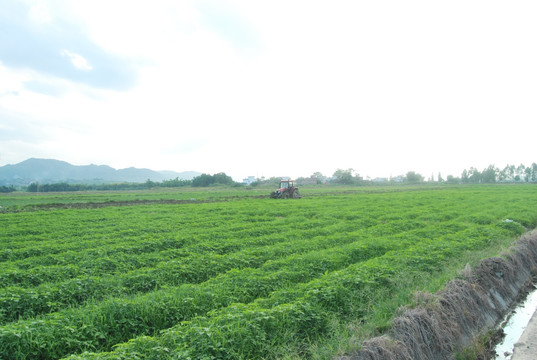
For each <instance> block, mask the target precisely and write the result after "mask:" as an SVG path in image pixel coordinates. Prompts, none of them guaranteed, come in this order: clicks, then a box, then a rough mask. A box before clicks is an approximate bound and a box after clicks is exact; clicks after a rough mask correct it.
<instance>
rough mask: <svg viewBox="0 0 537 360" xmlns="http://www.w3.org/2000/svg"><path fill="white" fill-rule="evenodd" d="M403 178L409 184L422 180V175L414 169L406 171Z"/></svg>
mask: <svg viewBox="0 0 537 360" xmlns="http://www.w3.org/2000/svg"><path fill="white" fill-rule="evenodd" d="M405 179H406V181H407V182H409V183H411V184H415V183H420V182H423V176H422V175H420V174H418V173H416V172H415V171H409V172H407V173H406V176H405Z"/></svg>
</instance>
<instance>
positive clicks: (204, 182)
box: [192, 174, 213, 187]
mask: <svg viewBox="0 0 537 360" xmlns="http://www.w3.org/2000/svg"><path fill="white" fill-rule="evenodd" d="M212 183H213V177H212V176H211V175H209V174H201V175H199V176H196V177H195V178H194V179H192V186H194V187H206V186H210V185H211V184H212Z"/></svg>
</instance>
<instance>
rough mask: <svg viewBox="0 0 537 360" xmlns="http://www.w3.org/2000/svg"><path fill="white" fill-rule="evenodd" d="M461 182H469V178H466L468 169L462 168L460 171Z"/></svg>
mask: <svg viewBox="0 0 537 360" xmlns="http://www.w3.org/2000/svg"><path fill="white" fill-rule="evenodd" d="M461 182H463V183H465V184H466V183H468V182H470V180H469V178H468V171H467V170H466V169H464V170H463V171H462V174H461Z"/></svg>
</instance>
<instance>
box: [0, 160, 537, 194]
mask: <svg viewBox="0 0 537 360" xmlns="http://www.w3.org/2000/svg"><path fill="white" fill-rule="evenodd" d="M280 179H281V178H279V177H271V178H268V179H265V178H264V177H262V178H259V179H257V180H256V181H255V182H254V183H252V184H251V186H259V185H270V186H276V185H277V184H279V182H280ZM426 181H427V182H435V183H448V184H483V183H497V182H537V164H536V163H532V164H531V165H530V166H525V165H523V164H520V165H518V166H515V165H507V166H505V167H504V168H503V169H500V168H497V167H496V166H494V165H489V166H488V167H486V168H485V169H483V170H482V171H479V170H478V169H477V168H475V167H471V168H470V169H464V171H463V172H462V174H461V176H460V177H455V176H453V175H448V176H447V177H446V179H444V178H443V177H442V174H441V173H439V174H438V175H437V177H436V179H435V177H434V175H431V177H430V178H428V179H427V180H425V177H424V176H423V175H421V174H419V173H417V172H415V171H408V172H407V173H406V174H404V175H398V176H395V177H390V178H377V179H369V178H366V179H364V178H363V177H362V176H360V174H358V173H357V172H356V171H355V170H354V169H352V168H349V169H337V170H336V171H335V172H334V173H333V174H332V176H331V177H328V176H325V175H323V174H322V173H320V172H314V173H313V174H312V175H310V176H309V177H299V178H297V179H296V182H297V184H299V185H306V184H340V185H368V184H382V183H387V184H397V183H406V184H417V183H423V182H426ZM215 185H216V186H218V185H225V186H241V185H242V184H241V183H238V182H235V181H234V180H233V179H232V178H231V176H228V175H226V174H225V173H223V172H221V173H217V174H213V175H210V174H201V175H199V176H196V177H194V178H193V179H192V180H182V179H179V178H175V179H171V180H164V181H161V182H156V181H151V180H149V179H148V180H147V181H146V182H145V183H112V184H70V183H67V182H61V183H55V184H39V183H37V182H34V183H31V184H30V185H29V186H28V187H27V188H26V191H28V192H53V191H91V190H140V189H151V188H157V187H183V186H192V187H208V186H215ZM15 190H16V189H15V187H13V186H9V187H8V186H0V193H7V192H13V191H15Z"/></svg>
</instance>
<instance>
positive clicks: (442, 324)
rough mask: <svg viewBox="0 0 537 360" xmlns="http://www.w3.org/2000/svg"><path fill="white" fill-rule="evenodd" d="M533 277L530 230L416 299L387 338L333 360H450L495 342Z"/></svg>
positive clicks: (536, 261)
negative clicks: (477, 345)
mask: <svg viewBox="0 0 537 360" xmlns="http://www.w3.org/2000/svg"><path fill="white" fill-rule="evenodd" d="M536 273H537V230H534V231H532V232H530V233H527V234H525V235H524V236H522V237H521V238H520V239H518V240H517V241H515V242H514V243H513V245H512V246H511V247H510V248H509V249H508V250H507V251H506V252H505V254H504V255H503V256H502V257H494V258H489V259H485V260H483V261H481V262H480V263H479V264H478V265H477V266H476V267H475V268H474V269H471V268H470V267H469V266H467V267H466V268H465V269H464V270H463V271H462V273H461V277H460V278H459V279H455V280H453V281H451V282H450V283H448V284H447V285H446V287H445V289H444V290H442V291H439V292H438V293H436V294H426V293H420V294H417V296H418V297H419V298H418V303H419V304H420V305H419V306H417V307H415V308H409V309H406V310H405V311H404V312H403V313H402V314H401V315H400V316H398V317H397V318H396V319H395V320H394V322H393V325H392V328H391V330H390V331H389V332H388V334H386V335H384V336H381V337H377V338H374V339H370V340H367V341H365V342H364V343H363V344H362V346H361V348H360V349H357V350H356V351H354V352H352V353H349V354H348V355H347V356H344V357H340V358H339V360H444V359H455V358H456V354H458V353H459V354H460V353H462V352H463V351H464V349H468V348H469V347H471V346H472V345H473V344H475V343H476V342H478V341H479V339H484V335H485V334H489V335H490V334H495V335H496V336H489V338H492V340H489V341H491V342H493V341H497V340H499V337H500V336H501V335H498V334H499V333H501V329H500V330H498V326H499V324H500V322H501V321H502V320H503V319H504V318H505V316H506V315H507V314H508V313H509V311H510V310H511V309H512V308H513V306H514V305H515V304H516V303H517V302H518V301H520V300H521V298H523V297H524V296H525V295H526V294H527V293H528V291H529V290H530V289H531V288H532V287H533V285H532V284H533V280H534V279H533V277H534V276H535V274H536ZM489 345H490V346H491V347H492V346H494V344H492V343H491V344H489ZM489 355H490V356H491V357H493V355H494V354H492V355H491V354H489ZM491 357H487V356H486V355H482V357H481V358H483V359H486V358H491Z"/></svg>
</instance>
